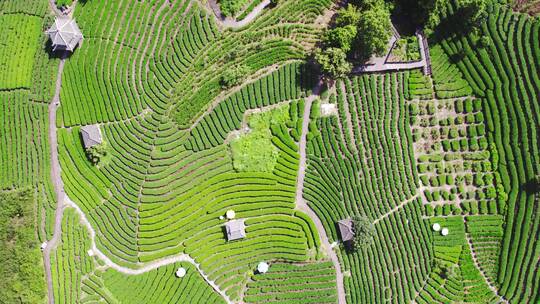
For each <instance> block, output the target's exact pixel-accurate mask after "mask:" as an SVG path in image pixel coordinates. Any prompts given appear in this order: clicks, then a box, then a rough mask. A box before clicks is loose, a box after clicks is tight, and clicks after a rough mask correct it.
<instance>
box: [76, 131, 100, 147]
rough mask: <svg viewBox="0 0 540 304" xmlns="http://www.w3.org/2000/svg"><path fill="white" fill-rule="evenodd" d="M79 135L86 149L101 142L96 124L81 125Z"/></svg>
mask: <svg viewBox="0 0 540 304" xmlns="http://www.w3.org/2000/svg"><path fill="white" fill-rule="evenodd" d="M81 135H82V139H83V143H84V147H85V148H86V149H88V148H90V147H92V146H95V145H99V144H101V143H102V142H103V139H102V138H101V130H100V129H99V126H98V125H88V126H84V127H81Z"/></svg>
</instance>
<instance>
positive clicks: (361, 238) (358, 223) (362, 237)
mask: <svg viewBox="0 0 540 304" xmlns="http://www.w3.org/2000/svg"><path fill="white" fill-rule="evenodd" d="M352 222H353V227H354V249H355V250H360V249H361V248H363V247H365V246H368V245H370V244H371V243H372V242H373V237H374V236H375V226H373V223H372V222H371V221H370V220H369V219H368V218H367V217H363V216H354V217H353V218H352Z"/></svg>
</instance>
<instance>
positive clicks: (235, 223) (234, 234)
mask: <svg viewBox="0 0 540 304" xmlns="http://www.w3.org/2000/svg"><path fill="white" fill-rule="evenodd" d="M225 231H226V234H227V240H228V241H234V240H238V239H243V238H245V237H246V226H245V225H244V220H232V221H228V222H227V223H225Z"/></svg>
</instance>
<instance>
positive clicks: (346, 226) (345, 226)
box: [338, 218, 354, 242]
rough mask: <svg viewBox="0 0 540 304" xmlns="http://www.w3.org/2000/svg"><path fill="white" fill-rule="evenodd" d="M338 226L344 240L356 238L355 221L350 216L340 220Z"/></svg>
mask: <svg viewBox="0 0 540 304" xmlns="http://www.w3.org/2000/svg"><path fill="white" fill-rule="evenodd" d="M338 227H339V232H340V233H341V239H342V240H343V241H344V242H346V241H351V240H352V239H354V230H353V222H352V220H351V219H350V218H349V219H344V220H341V221H338Z"/></svg>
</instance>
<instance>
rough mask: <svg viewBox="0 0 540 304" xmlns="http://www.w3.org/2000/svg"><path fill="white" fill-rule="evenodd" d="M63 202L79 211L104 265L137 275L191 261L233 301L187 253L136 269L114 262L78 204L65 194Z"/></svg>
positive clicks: (226, 297)
mask: <svg viewBox="0 0 540 304" xmlns="http://www.w3.org/2000/svg"><path fill="white" fill-rule="evenodd" d="M64 203H65V205H64V206H65V207H71V208H73V209H75V211H77V213H79V215H80V217H81V223H82V224H83V225H84V226H86V229H88V231H89V232H90V239H91V241H92V245H91V250H92V252H93V253H94V255H95V256H96V257H97V258H99V259H100V260H101V261H103V263H105V265H106V266H107V267H110V268H112V269H114V270H116V271H118V272H121V273H124V274H128V275H139V274H143V273H145V272H149V271H152V270H155V269H157V268H159V267H163V266H166V265H169V264H174V263H177V262H188V263H191V264H193V265H194V266H195V268H197V271H199V273H200V274H201V276H202V277H203V278H204V280H205V281H206V282H207V283H208V285H210V286H211V287H212V288H213V289H214V290H215V291H216V292H217V293H218V294H220V295H221V296H222V297H223V299H225V301H226V302H227V303H229V304H232V303H233V302H232V301H231V299H230V298H229V296H227V295H226V294H225V292H224V291H222V290H221V289H220V288H219V286H217V285H216V283H215V282H214V281H212V280H210V279H209V278H208V276H207V275H206V274H205V273H204V272H203V270H202V269H201V267H200V265H199V264H198V263H196V262H195V260H194V259H193V258H192V257H191V256H189V255H187V254H184V253H182V254H177V255H173V256H169V257H166V258H163V259H159V260H156V261H154V262H151V263H147V264H144V265H143V266H142V267H140V268H137V269H132V268H128V267H124V266H120V265H118V264H116V263H115V262H113V261H112V260H111V259H109V257H107V255H105V254H104V253H103V252H101V250H99V249H98V248H97V246H96V241H95V238H96V232H95V230H94V228H93V227H92V225H91V224H90V222H89V221H88V218H87V217H86V214H85V213H84V212H83V211H82V210H81V208H79V206H78V205H77V204H76V203H75V202H73V201H72V200H71V199H70V198H69V197H68V196H67V195H64Z"/></svg>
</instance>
